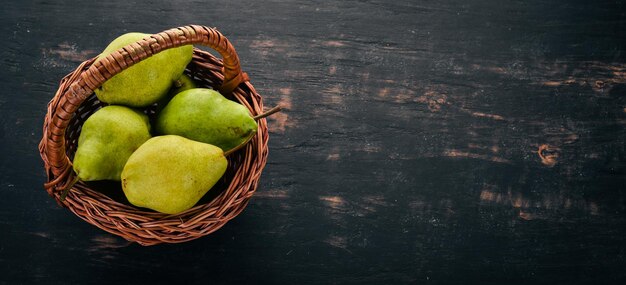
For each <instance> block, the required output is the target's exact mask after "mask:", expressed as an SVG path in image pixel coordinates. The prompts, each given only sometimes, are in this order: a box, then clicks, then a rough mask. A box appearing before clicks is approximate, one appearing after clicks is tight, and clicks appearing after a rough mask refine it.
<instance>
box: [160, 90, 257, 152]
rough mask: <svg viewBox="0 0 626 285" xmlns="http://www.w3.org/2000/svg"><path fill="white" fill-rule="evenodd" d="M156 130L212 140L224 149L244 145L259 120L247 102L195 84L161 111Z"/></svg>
mask: <svg viewBox="0 0 626 285" xmlns="http://www.w3.org/2000/svg"><path fill="white" fill-rule="evenodd" d="M155 130H156V132H157V133H158V134H162V135H179V136H183V137H185V138H188V139H191V140H195V141H199V142H203V143H208V144H212V145H215V146H217V147H219V148H221V149H222V150H224V151H227V150H230V149H232V148H234V147H236V146H237V145H240V144H241V143H243V142H244V141H245V140H247V139H248V138H249V137H251V136H254V135H255V134H256V132H257V123H256V121H255V120H254V118H253V117H251V116H250V111H249V110H248V109H247V108H246V107H245V106H243V105H241V104H239V103H237V102H234V101H231V100H228V99H226V98H225V97H224V96H222V95H221V94H220V93H219V92H217V91H215V90H213V89H207V88H194V89H189V90H186V91H183V92H181V93H178V94H177V95H176V96H174V98H172V100H171V101H170V102H169V103H168V104H167V105H166V106H165V108H164V109H163V110H162V111H161V112H160V113H159V115H158V117H157V119H156V122H155Z"/></svg>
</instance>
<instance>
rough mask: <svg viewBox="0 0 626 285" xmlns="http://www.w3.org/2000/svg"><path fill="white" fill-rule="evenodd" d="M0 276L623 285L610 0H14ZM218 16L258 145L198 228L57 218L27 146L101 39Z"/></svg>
mask: <svg viewBox="0 0 626 285" xmlns="http://www.w3.org/2000/svg"><path fill="white" fill-rule="evenodd" d="M0 9H1V10H0V23H1V29H2V36H3V41H2V44H1V45H0V52H1V55H2V68H0V80H1V81H2V84H1V92H0V123H1V125H0V155H1V160H0V195H1V196H0V283H2V284H31V283H45V284H111V283H122V284H127V283H136V284H139V283H165V282H170V283H176V284H179V283H180V284H185V283H189V284H207V283H209V284H406V283H414V284H502V283H507V284H511V283H518V284H520V283H531V284H536V283H545V284H619V283H621V284H624V282H626V271H625V268H626V262H625V259H626V257H625V255H626V243H625V242H626V238H625V235H626V201H625V196H626V195H625V194H626V187H625V186H624V185H626V146H625V141H626V131H625V126H626V96H625V95H626V94H625V92H626V60H625V59H626V46H625V45H626V36H625V31H626V4H625V2H624V1H537V0H531V1H497V0H476V1H460V0H446V1H382V0H369V1H302V0H300V1H295V0H290V1H179V0H169V1H165V0H156V1H137V0H127V1H99V2H95V1H93V2H89V3H88V1H78V0H68V1H45V0H32V1H31V0H26V1H16V0H9V1H8V2H7V1H5V2H3V5H2V8H0ZM186 24H201V25H207V26H215V27H217V28H218V29H219V30H220V31H222V32H223V33H224V34H225V35H226V36H227V37H228V38H229V39H230V40H231V41H232V43H233V44H234V45H235V47H236V48H237V51H238V52H239V55H240V58H241V60H242V65H243V69H244V71H246V72H248V74H249V75H250V77H251V80H252V83H253V85H254V86H255V87H256V88H257V89H258V91H259V92H260V93H261V94H262V95H263V96H264V99H265V104H266V105H267V106H271V105H274V104H282V105H283V106H284V107H285V110H284V111H283V112H282V113H280V114H277V115H275V116H274V117H272V119H271V120H270V121H269V123H270V131H271V132H270V156H269V161H268V164H267V167H266V169H265V171H264V173H263V176H262V179H261V183H260V186H259V190H258V192H257V193H256V195H255V196H254V197H253V199H252V200H251V202H250V204H249V206H248V207H247V208H246V210H245V211H244V212H243V213H242V214H241V215H240V216H238V217H237V218H236V219H235V220H233V221H231V222H229V223H228V224H227V225H226V226H225V227H223V228H222V229H220V230H219V231H217V232H215V233H214V234H212V235H209V236H207V237H204V238H201V239H199V240H195V241H192V242H188V243H184V244H178V245H159V246H152V247H141V246H138V245H136V244H130V243H128V242H126V241H125V240H123V239H120V238H118V237H116V236H113V235H110V234H108V233H106V232H103V231H101V230H99V229H97V228H95V227H93V226H91V225H89V224H86V223H84V222H83V221H82V220H80V219H78V218H77V217H76V216H74V215H73V214H72V213H71V212H69V211H68V210H67V209H63V208H60V207H58V206H57V205H56V203H55V202H54V201H53V200H52V199H51V198H50V197H48V195H47V194H46V192H45V191H44V190H43V187H42V184H43V182H44V180H45V173H44V170H43V163H42V161H41V159H40V157H39V153H38V150H37V144H38V142H39V140H40V139H41V135H42V132H41V130H42V123H43V117H44V114H45V112H46V104H47V102H48V101H49V100H50V99H51V98H52V96H53V94H54V92H55V91H56V89H57V87H58V82H59V81H60V79H61V78H62V77H63V76H64V75H65V74H67V73H69V72H70V71H71V70H73V69H74V68H75V67H76V66H77V65H78V64H79V63H80V62H82V61H84V60H86V59H88V58H91V57H93V56H95V55H97V54H98V53H99V51H100V50H102V49H103V48H104V46H106V44H107V43H108V42H109V41H111V40H112V39H113V38H115V37H116V36H118V35H120V34H122V33H125V32H129V31H141V32H148V33H154V32H159V31H162V30H165V29H168V28H172V27H177V26H182V25H186Z"/></svg>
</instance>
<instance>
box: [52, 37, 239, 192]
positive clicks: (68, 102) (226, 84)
mask: <svg viewBox="0 0 626 285" xmlns="http://www.w3.org/2000/svg"><path fill="white" fill-rule="evenodd" d="M190 44H200V45H204V46H208V47H210V48H212V49H214V50H216V51H217V52H219V53H220V55H221V56H222V59H223V63H224V64H223V67H222V74H223V75H224V80H223V83H222V86H221V88H220V91H221V92H222V93H224V94H230V93H231V92H232V91H233V90H234V89H235V88H237V86H239V84H240V83H242V82H244V81H248V76H247V75H246V74H245V73H243V72H241V66H240V64H239V56H237V52H236V51H235V48H234V47H233V46H232V45H231V43H230V42H229V41H228V39H227V38H226V37H225V36H224V35H222V33H220V32H219V31H217V30H216V29H215V28H209V27H205V26H197V25H190V26H184V27H178V28H174V29H169V30H167V31H163V32H160V33H158V34H154V35H150V36H148V37H146V38H144V39H142V40H140V41H138V42H136V43H132V44H130V45H127V46H125V47H123V48H121V49H118V50H117V51H114V52H113V53H111V54H109V55H107V56H106V57H103V58H100V60H99V61H98V62H96V63H94V64H92V65H91V66H89V68H88V69H87V70H85V71H84V72H82V74H81V75H80V77H79V78H78V79H77V80H76V81H75V82H73V83H72V84H71V85H70V86H69V87H68V88H67V89H66V91H65V93H64V94H63V96H61V97H60V98H59V101H58V105H57V106H56V108H55V109H54V112H55V113H54V114H53V115H52V116H50V117H49V119H50V121H49V125H48V131H47V133H46V134H45V135H46V138H45V139H46V141H47V143H46V147H45V150H43V151H44V152H45V155H46V157H47V160H48V163H49V167H50V169H48V171H51V172H52V174H53V175H54V176H55V177H56V178H55V179H54V180H53V181H50V182H48V183H46V185H45V187H46V189H47V190H48V192H49V193H52V191H53V188H54V186H55V185H56V184H57V183H58V182H60V180H62V179H64V177H66V176H67V175H68V174H69V173H70V172H71V171H69V168H70V167H69V165H70V161H69V158H68V157H67V155H66V154H65V129H66V128H67V126H68V124H69V121H70V119H71V117H72V114H73V113H74V112H75V111H76V110H77V109H78V107H79V106H80V105H81V104H82V102H83V101H85V99H87V97H88V96H89V95H91V94H92V93H93V91H94V90H95V89H96V88H98V87H100V86H101V85H102V84H103V83H104V82H105V81H107V80H108V79H109V78H111V77H113V76H114V75H116V74H118V73H120V72H121V71H122V70H124V69H126V68H128V67H130V66H132V65H134V64H136V63H138V62H140V61H142V60H144V59H146V58H148V57H150V56H152V55H154V54H156V53H158V52H160V51H163V50H166V49H170V48H175V47H179V46H184V45H190Z"/></svg>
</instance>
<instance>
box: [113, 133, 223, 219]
mask: <svg viewBox="0 0 626 285" xmlns="http://www.w3.org/2000/svg"><path fill="white" fill-rule="evenodd" d="M227 166H228V161H227V160H226V157H224V152H223V151H222V150H221V149H220V148H219V147H216V146H213V145H210V144H205V143H201V142H197V141H193V140H189V139H186V138H183V137H180V136H175V135H167V136H158V137H153V138H151V139H149V140H148V141H146V142H145V143H144V144H143V145H142V146H141V147H139V149H137V150H136V151H135V152H134V153H133V154H132V155H131V156H130V158H129V159H128V162H127V163H126V165H125V166H124V171H122V189H123V190H124V194H125V195H126V198H127V199H128V201H129V202H130V203H131V204H133V205H135V206H137V207H144V208H149V209H152V210H155V211H158V212H161V213H166V214H176V213H180V212H182V211H185V210H187V209H190V208H191V207H193V206H194V205H195V204H196V203H197V202H198V200H200V198H202V196H204V194H206V193H207V192H208V191H209V190H210V189H211V187H213V185H215V183H217V181H219V179H220V178H221V177H222V176H223V175H224V172H226V167H227Z"/></svg>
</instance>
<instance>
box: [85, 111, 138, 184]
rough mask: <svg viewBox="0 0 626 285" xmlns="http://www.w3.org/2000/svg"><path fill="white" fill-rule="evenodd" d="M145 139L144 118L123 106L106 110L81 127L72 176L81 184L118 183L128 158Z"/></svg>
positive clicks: (93, 116)
mask: <svg viewBox="0 0 626 285" xmlns="http://www.w3.org/2000/svg"><path fill="white" fill-rule="evenodd" d="M149 138H150V124H149V123H148V116H146V115H145V114H143V113H141V112H139V111H136V110H133V109H130V108H128V107H124V106H106V107H104V108H102V109H100V110H98V111H96V112H95V113H93V114H92V115H91V116H89V118H87V120H85V123H84V124H83V126H82V129H81V132H80V137H79V138H78V148H77V149H76V154H75V155H74V161H73V167H74V172H76V174H77V175H78V178H79V179H81V180H83V181H94V180H117V181H119V180H120V175H121V173H122V169H124V165H125V164H126V161H127V160H128V158H129V157H130V155H131V154H132V153H133V152H134V151H135V150H136V149H137V148H139V146H141V145H142V144H143V143H144V142H145V141H147V140H148V139H149Z"/></svg>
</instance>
